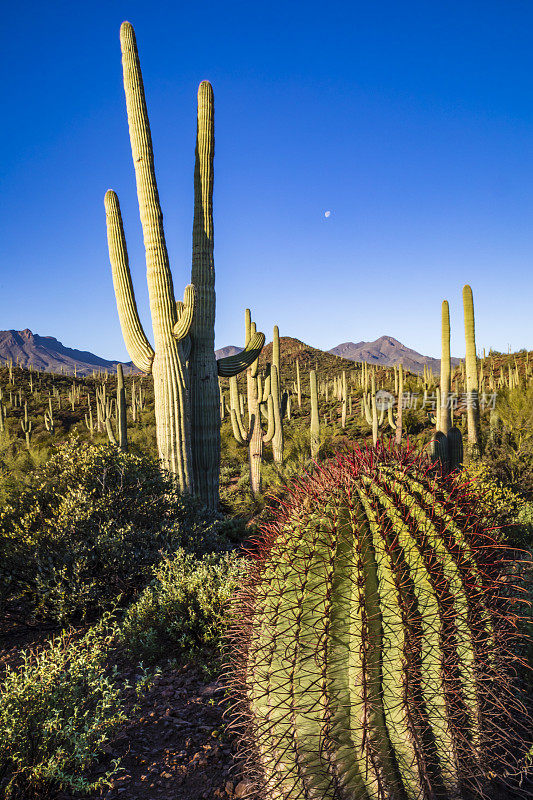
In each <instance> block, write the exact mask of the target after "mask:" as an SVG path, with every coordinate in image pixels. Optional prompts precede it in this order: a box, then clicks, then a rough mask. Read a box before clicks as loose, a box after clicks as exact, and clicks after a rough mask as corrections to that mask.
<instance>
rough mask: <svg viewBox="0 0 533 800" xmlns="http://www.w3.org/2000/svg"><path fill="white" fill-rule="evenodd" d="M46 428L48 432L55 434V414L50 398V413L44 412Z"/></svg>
mask: <svg viewBox="0 0 533 800" xmlns="http://www.w3.org/2000/svg"><path fill="white" fill-rule="evenodd" d="M44 427H45V428H46V430H47V431H48V432H49V433H51V434H53V433H54V431H55V420H54V412H53V410H52V398H51V397H49V398H48V411H45V412H44Z"/></svg>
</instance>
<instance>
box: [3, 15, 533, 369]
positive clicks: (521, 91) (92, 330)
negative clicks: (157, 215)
mask: <svg viewBox="0 0 533 800" xmlns="http://www.w3.org/2000/svg"><path fill="white" fill-rule="evenodd" d="M124 19H128V20H129V21H130V22H131V23H132V24H133V26H134V27H135V30H136V34H137V42H138V45H139V51H140V56H141V65H142V69H143V74H144V81H145V87H146V93H147V102H148V111H149V115H150V121H151V127H152V136H153V142H154V150H155V163H156V171H157V177H158V182H159V189H160V195H161V201H162V206H163V213H164V216H165V229H166V236H167V242H168V245H169V252H170V258H171V264H172V269H173V276H174V284H175V287H176V291H177V293H179V295H180V296H181V293H182V291H183V287H184V286H185V284H187V283H188V282H189V279H190V253H191V231H192V200H193V194H192V184H193V163H194V139H195V131H196V90H197V86H198V83H199V82H200V81H201V80H202V79H204V78H208V79H209V80H210V81H211V82H212V84H213V87H214V91H215V109H216V113H215V126H216V156H215V199H214V202H215V264H216V273H217V277H216V281H217V327H216V346H217V347H222V346H224V345H227V344H241V343H242V340H243V327H244V309H245V307H247V306H248V307H250V308H251V309H252V314H253V317H254V319H255V320H256V321H257V324H258V328H259V329H260V330H263V331H264V332H265V334H266V335H267V340H268V339H270V338H271V336H272V326H273V325H274V324H278V325H279V328H280V333H281V334H282V335H290V336H295V337H297V338H299V339H302V340H304V341H305V342H307V343H309V344H311V345H313V346H316V347H321V348H324V349H328V348H331V347H333V346H335V345H337V344H339V343H341V342H345V341H360V340H372V339H375V338H377V337H378V336H380V335H382V334H389V335H392V336H395V337H396V338H398V339H400V341H402V342H403V343H404V344H406V345H408V346H410V347H413V348H415V349H416V350H419V351H421V352H423V353H425V354H429V355H434V356H438V355H439V352H440V306H441V301H442V300H443V299H445V298H446V299H448V300H449V302H450V306H451V312H452V350H453V353H454V354H455V355H459V356H462V355H463V354H464V339H463V329H462V301H461V292H462V287H463V284H464V283H470V284H471V285H472V288H473V292H474V302H475V306H476V323H477V343H478V347H479V348H481V347H486V348H489V347H490V346H492V347H494V348H495V349H499V350H507V346H508V345H509V344H510V345H511V346H512V347H513V348H514V349H517V348H520V347H528V348H532V347H533V322H532V319H533V315H532V303H533V291H532V289H533V278H532V270H531V264H532V261H533V47H532V46H531V37H532V31H533V3H531V0H501V2H489V1H487V0H485V2H469V0H450V1H449V2H428V0H424V2H412V0H405V2H401V3H400V2H397V0H388V1H387V2H368V0H366V1H365V2H364V3H363V2H360V0H351V2H348V0H346V2H342V3H338V2H321V3H317V2H313V1H312V0H307V2H287V1H285V2H283V3H281V2H270V3H252V2H249V0H248V2H242V3H241V2H231V0H228V1H226V2H209V0H204V2H202V3H175V2H169V3H163V2H158V0H152V2H120V0H113V1H112V2H110V1H109V0H107V1H106V2H98V1H96V0H92V2H90V3H85V2H80V3H75V2H72V0H69V2H53V1H52V2H48V3H43V2H27V3H24V4H22V3H4V4H3V6H2V24H1V26H0V77H1V80H0V91H1V93H2V104H1V107H2V118H3V120H2V125H1V126H0V142H1V152H2V164H1V168H0V180H1V191H0V203H1V209H0V227H1V231H0V235H1V240H0V241H1V259H2V266H1V273H0V329H7V328H15V329H21V328H25V327H29V328H31V329H32V330H33V331H34V332H36V333H40V334H41V335H53V336H56V337H57V338H59V339H60V340H61V341H63V343H64V344H66V345H68V346H71V347H79V348H82V349H89V350H92V351H93V352H96V353H98V354H99V355H101V356H103V357H106V358H122V359H127V358H128V356H127V353H126V349H125V347H124V344H123V341H122V336H121V332H120V326H119V323H118V317H117V312H116V307H115V299H114V293H113V285H112V280H111V270H110V266H109V261H108V255H107V242H106V232H105V215H104V207H103V197H104V193H105V191H106V190H107V189H109V188H112V189H114V190H115V191H117V193H118V195H119V198H120V201H121V204H122V210H123V215H124V220H125V228H126V234H127V239H128V246H129V251H130V260H131V263H132V273H133V281H134V285H135V289H136V295H137V299H138V303H139V306H140V311H141V316H142V318H143V321H144V324H145V328H146V331H147V333H148V334H149V336H150V338H151V324H150V315H149V311H148V299H147V288H146V278H145V267H144V252H143V247H142V234H141V228H140V222H139V216H138V209H137V199H136V192H135V179H134V171H133V164H132V160H131V151H130V145H129V138H128V128H127V120H126V110H125V100H124V93H123V88H122V68H121V60H120V44H119V27H120V23H121V22H122V20H124ZM326 211H331V215H330V216H329V217H328V218H326V217H325V216H324V214H325V212H326Z"/></svg>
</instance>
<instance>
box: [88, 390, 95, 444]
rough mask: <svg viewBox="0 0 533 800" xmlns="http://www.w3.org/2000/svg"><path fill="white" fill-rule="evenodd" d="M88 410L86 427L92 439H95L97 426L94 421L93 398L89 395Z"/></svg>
mask: <svg viewBox="0 0 533 800" xmlns="http://www.w3.org/2000/svg"><path fill="white" fill-rule="evenodd" d="M87 408H88V410H89V413H88V414H85V427H86V428H87V430H88V431H89V433H90V436H91V439H92V438H93V437H94V431H95V430H96V425H95V424H94V421H93V409H92V405H91V398H90V397H89V395H87Z"/></svg>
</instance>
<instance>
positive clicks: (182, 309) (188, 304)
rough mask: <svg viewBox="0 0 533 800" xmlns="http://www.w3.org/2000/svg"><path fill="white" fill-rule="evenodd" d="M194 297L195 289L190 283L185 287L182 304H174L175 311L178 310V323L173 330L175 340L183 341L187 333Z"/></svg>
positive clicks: (191, 317) (189, 326)
mask: <svg viewBox="0 0 533 800" xmlns="http://www.w3.org/2000/svg"><path fill="white" fill-rule="evenodd" d="M195 297H196V294H195V288H194V286H193V285H192V283H190V284H189V285H188V286H186V287H185V291H184V293H183V303H176V311H177V312H178V310H179V316H178V321H177V322H176V324H175V325H174V328H173V333H174V336H175V337H176V339H184V338H185V337H186V336H187V334H188V333H189V330H190V328H191V325H192V320H193V315H194V307H195Z"/></svg>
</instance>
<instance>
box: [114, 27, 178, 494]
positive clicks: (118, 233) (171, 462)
mask: <svg viewBox="0 0 533 800" xmlns="http://www.w3.org/2000/svg"><path fill="white" fill-rule="evenodd" d="M120 42H121V48H122V65H123V72H124V90H125V94H126V106H127V111H128V124H129V130H130V141H131V150H132V156H133V163H134V166H135V178H136V182H137V197H138V201H139V212H140V217H141V223H142V229H143V237H144V246H145V251H146V273H147V281H148V293H149V299H150V311H151V316H152V327H153V331H154V347H153V348H152V346H151V345H150V344H149V342H148V339H147V338H146V335H145V333H144V331H143V329H142V326H141V323H140V320H139V316H138V312H137V306H136V302H135V297H134V294H133V286H132V282H131V276H130V271H129V264H128V256H127V250H126V242H125V238H124V231H123V227H122V220H121V216H120V207H119V203H118V198H117V196H116V195H115V193H114V192H107V194H106V199H105V205H106V213H107V228H108V243H109V254H110V260H111V265H112V270H113V283H114V286H115V294H116V297H117V307H118V311H119V317H120V323H121V327H122V332H123V335H124V340H125V342H126V346H127V348H128V351H129V354H130V356H131V358H132V360H133V362H134V363H135V365H136V366H137V367H139V369H142V370H143V371H145V372H151V373H152V376H153V380H154V400H155V418H156V432H157V446H158V451H159V457H160V460H161V462H162V465H163V467H164V468H165V469H167V470H169V471H170V472H172V473H174V474H175V475H176V476H177V477H178V479H179V484H180V487H181V489H182V491H184V492H192V491H193V489H194V483H193V476H192V470H191V442H190V417H189V397H188V386H187V373H186V365H185V359H184V354H183V351H182V345H181V343H180V340H181V339H183V338H184V337H185V336H186V335H187V333H188V330H189V327H190V324H191V320H192V312H193V303H194V289H193V287H192V286H191V287H187V290H186V297H185V304H184V307H183V310H182V313H181V315H180V318H179V319H178V311H177V307H176V300H175V297H174V288H173V283H172V274H171V272H170V266H169V260H168V253H167V248H166V243H165V234H164V230H163V214H162V212H161V207H160V203H159V195H158V191H157V183H156V178H155V169H154V157H153V151H152V138H151V134H150V126H149V122H148V113H147V110H146V100H145V97H144V87H143V81H142V75H141V68H140V63H139V55H138V52H137V44H136V41H135V33H134V31H133V27H132V26H131V25H130V23H129V22H124V23H123V24H122V26H121V29H120Z"/></svg>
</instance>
